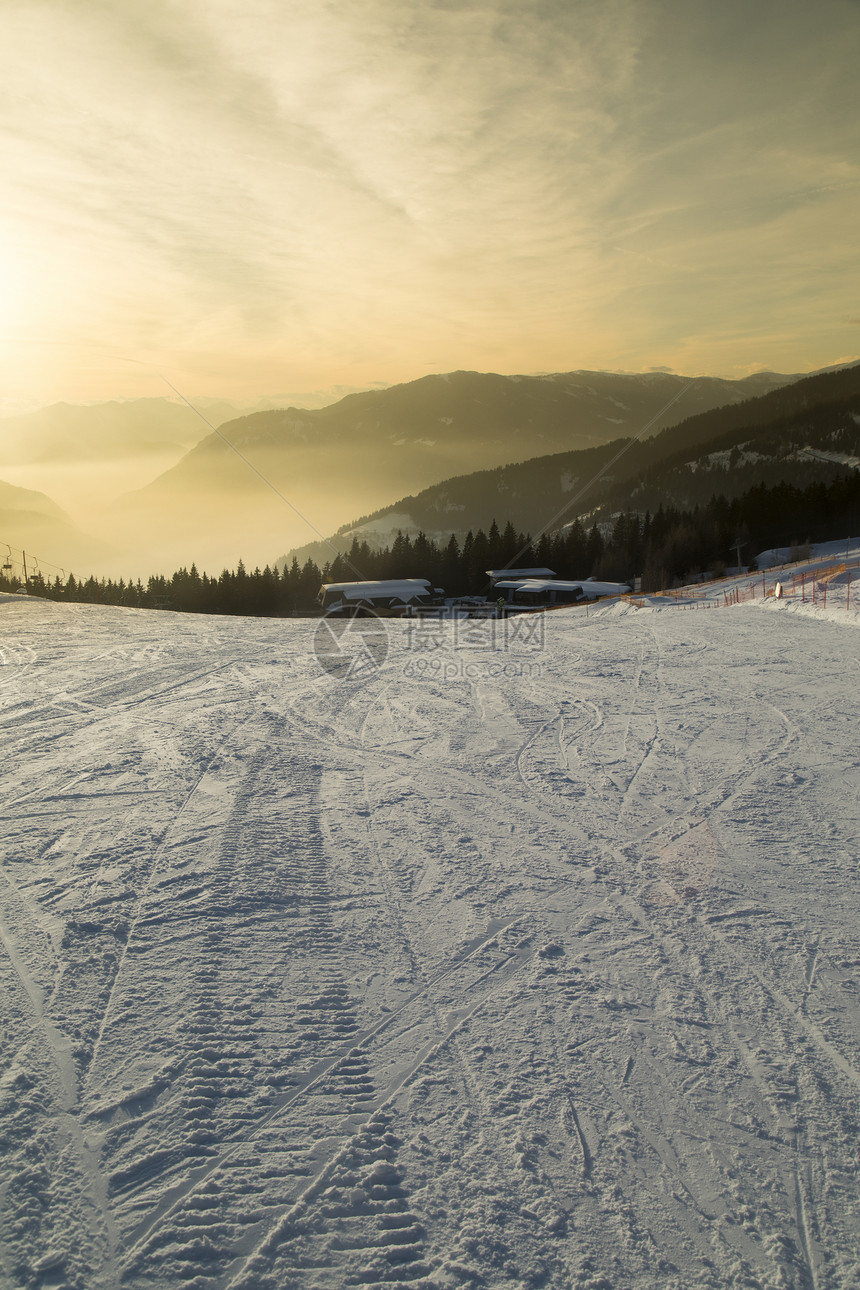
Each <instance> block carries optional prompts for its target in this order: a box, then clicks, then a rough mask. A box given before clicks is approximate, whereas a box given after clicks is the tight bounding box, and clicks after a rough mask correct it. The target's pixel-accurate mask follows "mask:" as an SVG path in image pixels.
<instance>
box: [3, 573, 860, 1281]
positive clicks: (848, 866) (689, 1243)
mask: <svg viewBox="0 0 860 1290" xmlns="http://www.w3.org/2000/svg"><path fill="white" fill-rule="evenodd" d="M782 608H783V605H782V604H780V603H777V602H773V601H771V602H770V604H769V611H768V612H765V611H764V610H763V609H762V607H761V606H760V605H753V604H750V605H740V606H737V607H733V608H726V609H723V610H717V611H711V612H707V613H705V612H699V613H689V612H680V611H679V610H677V609H674V608H668V607H667V608H665V609H662V610H661V609H657V608H654V609H643V610H635V609H632V608H630V607H625V606H616V607H610V608H609V609H607V610H605V611H601V610H598V611H597V613H596V614H595V613H594V611H592V613H591V616H590V617H589V618H587V619H586V618H585V617H584V615H583V614H582V613H580V612H578V611H576V610H572V611H562V612H559V613H556V614H553V615H551V616H550V617H549V618H548V619H547V620H546V624H545V625H546V638H545V641H544V642H543V647H542V648H541V642H540V639H539V638H537V637H527V636H525V635H523V631H524V629H523V628H522V627H520V628H518V629H516V630H515V629H514V628H510V629H506V630H510V631H512V632H513V633H514V634H513V636H509V637H507V638H506V637H505V636H504V635H499V633H500V632H502V630H503V625H502V624H493V623H490V624H487V623H483V624H477V625H472V626H468V625H466V626H464V625H463V624H447V625H444V626H442V627H438V628H433V629H432V630H430V629H428V632H427V633H426V634H425V635H424V636H423V637H419V636H417V635H416V633H415V632H414V631H411V632H410V629H409V626H408V625H407V624H404V623H397V622H391V623H389V624H388V628H387V630H388V636H387V657H385V659H384V661H383V660H382V659H381V654H382V650H381V649H379V648H378V646H379V641H378V640H377V642H376V647H375V648H374V650H373V651H369V652H368V654H367V656H366V657H367V662H366V666H364V667H362V666H357V667H356V668H355V670H354V671H353V672H352V673H351V674H349V675H345V674H343V673H339V672H337V669H336V674H331V673H329V672H325V671H323V670H322V669H321V668H320V666H319V664H318V663H317V662H316V661H315V658H314V656H313V652H312V642H313V636H314V632H315V630H317V624H316V623H314V622H313V621H293V622H278V621H272V620H244V621H243V620H227V619H213V618H197V617H192V616H190V615H189V616H179V615H174V614H169V613H146V612H140V611H133V610H119V609H101V608H97V607H90V606H72V605H69V606H65V605H54V604H48V603H44V602H37V601H27V600H24V599H12V598H9V599H6V600H4V601H2V602H0V651H2V653H0V658H2V663H3V665H4V666H3V667H2V668H0V687H2V688H0V704H2V708H0V720H2V723H3V732H4V739H5V749H6V755H5V758H4V761H3V766H2V779H3V794H4V798H3V800H4V808H5V809H4V826H3V828H4V837H5V848H4V854H3V860H2V870H1V871H0V942H1V943H2V949H3V955H2V959H0V971H2V977H0V987H2V991H0V1016H1V1017H2V1026H0V1045H2V1048H0V1058H2V1072H0V1141H2V1153H0V1209H2V1213H3V1221H2V1225H0V1284H2V1286H3V1287H11V1286H27V1287H36V1286H68V1287H86V1290H100V1288H102V1287H104V1288H112V1287H117V1286H123V1287H134V1288H140V1290H144V1288H154V1287H166V1286H170V1287H173V1286H179V1285H182V1286H190V1287H195V1288H196V1290H203V1288H204V1287H207V1288H208V1287H212V1288H213V1290H215V1288H217V1287H220V1288H223V1290H226V1288H227V1287H233V1288H235V1290H252V1288H253V1290H271V1288H273V1287H284V1288H285V1290H286V1288H287V1287H289V1288H290V1290H292V1288H293V1287H303V1288H304V1287H313V1288H321V1290H333V1288H338V1287H346V1286H352V1285H356V1286H382V1285H386V1286H387V1285H391V1284H405V1285H410V1286H419V1287H424V1288H425V1290H427V1288H430V1287H433V1288H434V1290H435V1288H438V1287H449V1286H475V1287H510V1288H511V1290H514V1288H517V1290H522V1288H523V1287H539V1286H540V1287H553V1288H557V1290H569V1288H570V1287H578V1288H580V1290H586V1288H589V1290H598V1287H603V1288H604V1290H606V1288H608V1287H612V1288H614V1290H630V1288H631V1287H635V1288H639V1287H643V1288H644V1287H655V1288H656V1287H661V1288H665V1287H668V1288H670V1290H689V1287H694V1286H695V1287H711V1288H712V1290H718V1288H719V1290H722V1288H723V1287H741V1286H744V1287H755V1286H758V1287H797V1288H798V1290H801V1288H806V1287H813V1288H814V1290H826V1288H827V1287H834V1288H835V1287H846V1286H852V1285H857V1284H860V1256H858V1253H857V1232H858V1230H860V1196H858V1185H857V1142H858V1130H860V1124H858V1122H859V1121H860V1103H858V1091H860V1006H858V990H860V916H858V915H860V888H858V834H860V809H858V765H860V750H858V744H857V696H858V692H860V686H858V679H860V678H858V671H860V665H858V642H860V635H858V631H857V630H856V626H855V625H853V624H852V623H850V622H849V620H848V619H847V616H846V619H845V622H844V624H843V623H841V622H840V621H838V619H837V620H834V621H826V620H819V619H815V618H811V617H805V616H803V615H802V614H799V613H791V612H780V611H781V610H782ZM770 609H772V610H773V612H770ZM493 632H495V633H496V635H495V638H494V637H493V636H492V633H493ZM455 633H456V636H455ZM517 633H519V634H517ZM383 643H384V642H383ZM357 657H358V659H359V662H360V661H361V659H362V657H364V656H363V655H361V654H359V655H358V656H357ZM329 658H330V654H329ZM374 660H376V661H374Z"/></svg>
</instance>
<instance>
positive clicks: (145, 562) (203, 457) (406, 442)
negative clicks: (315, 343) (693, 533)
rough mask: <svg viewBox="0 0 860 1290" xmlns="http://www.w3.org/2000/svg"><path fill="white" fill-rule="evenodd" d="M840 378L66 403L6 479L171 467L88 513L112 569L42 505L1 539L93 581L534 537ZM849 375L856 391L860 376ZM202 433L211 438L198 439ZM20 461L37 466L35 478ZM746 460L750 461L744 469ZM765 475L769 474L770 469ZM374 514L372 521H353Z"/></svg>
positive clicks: (600, 379) (543, 379)
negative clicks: (420, 541)
mask: <svg viewBox="0 0 860 1290" xmlns="http://www.w3.org/2000/svg"><path fill="white" fill-rule="evenodd" d="M845 370H847V371H848V372H849V373H850V372H853V371H854V369H853V368H849V369H845ZM831 378H832V379H833V380H835V381H836V382H837V383H838V380H839V379H840V372H839V371H837V372H832V373H824V374H821V375H818V376H815V377H813V378H803V377H801V376H799V375H797V374H794V375H785V374H778V373H772V372H763V373H757V374H755V375H753V376H750V377H747V378H745V379H743V380H740V381H729V380H723V379H719V378H713V377H699V378H696V379H695V380H691V379H690V378H688V377H685V376H681V375H677V374H674V373H670V372H663V371H654V372H648V373H644V374H641V373H640V374H631V373H612V372H588V371H574V372H566V373H553V374H546V375H532V376H527V375H514V376H503V375H499V374H495V373H478V372H465V371H461V372H452V373H448V374H445V375H433V376H425V377H421V378H420V379H418V380H415V381H411V382H408V383H406V384H403V385H397V386H392V387H390V388H388V389H374V390H370V391H365V392H363V393H352V394H348V395H347V396H346V397H344V398H342V399H339V400H338V401H337V402H336V403H333V404H331V405H329V406H326V407H322V408H315V409H308V408H296V407H289V408H286V409H283V410H272V409H269V410H264V411H257V412H254V413H251V414H248V415H244V416H240V417H230V418H229V419H228V420H226V421H223V422H221V421H220V418H221V415H222V414H223V413H228V414H229V412H230V411H231V410H232V409H231V407H230V405H227V404H225V403H223V402H221V403H219V402H218V401H217V400H214V401H212V400H210V401H207V402H204V403H202V404H201V405H200V412H201V413H202V415H203V418H204V420H201V416H200V415H199V414H198V413H196V412H195V411H194V410H192V409H191V408H190V407H187V406H185V405H183V404H177V403H174V402H172V401H170V400H163V399H151V400H132V401H129V402H128V403H124V404H117V403H114V404H105V405H97V406H95V407H89V408H81V407H74V406H72V405H55V406H54V407H53V408H52V409H46V410H44V411H43V413H41V414H36V413H31V414H27V415H26V416H19V417H16V418H8V417H7V418H4V419H3V420H0V452H2V462H3V464H2V465H0V475H2V474H3V473H4V472H5V473H7V474H10V473H11V474H12V476H13V478H14V477H15V476H14V472H15V469H16V468H17V469H18V471H19V474H18V477H17V481H16V482H18V483H28V482H29V481H30V480H31V479H33V477H34V476H33V472H34V471H35V470H36V469H37V466H38V467H39V469H41V468H42V465H43V466H44V471H45V474H44V478H45V479H46V480H48V479H50V478H51V475H50V471H51V470H52V469H59V466H65V465H67V466H68V470H69V471H70V472H73V473H74V474H75V477H76V478H78V479H80V478H81V476H82V475H83V476H84V477H86V478H89V479H90V482H91V483H92V484H93V486H94V487H95V486H96V484H97V481H98V472H99V470H100V469H103V468H104V464H105V462H111V461H113V462H119V463H120V465H123V462H124V461H126V462H132V461H133V462H134V463H135V464H137V463H139V462H141V461H143V462H144V463H146V462H148V463H149V465H150V466H153V465H155V464H156V462H157V461H159V460H160V455H162V454H166V459H167V460H169V461H170V466H169V468H168V469H166V470H162V471H161V472H160V473H158V474H157V475H156V477H155V478H152V475H151V474H150V476H149V482H147V483H145V484H144V486H143V487H140V488H137V489H135V490H133V491H131V492H126V493H125V494H124V495H122V496H121V497H120V498H119V499H118V500H113V501H111V502H109V503H108V499H106V498H105V499H103V500H104V501H105V502H106V503H108V504H105V505H104V506H103V508H102V509H101V511H100V509H99V506H97V505H91V506H89V507H88V508H87V509H86V512H85V520H84V527H87V528H88V529H90V530H91V531H92V532H93V534H94V535H95V539H98V540H100V541H101V542H102V543H103V544H107V543H109V544H110V546H111V547H112V549H113V554H112V555H109V554H108V551H107V546H106V545H102V546H101V547H99V546H98V545H97V542H96V541H95V540H94V539H91V538H88V537H87V536H86V535H84V534H82V533H78V534H77V535H76V536H75V535H74V534H73V533H72V531H71V529H70V528H69V527H67V528H66V529H65V530H64V529H63V527H62V526H63V525H64V524H65V525H71V521H70V520H69V519H68V516H65V517H63V518H62V519H60V518H59V517H58V516H57V515H56V514H54V515H53V517H51V516H50V503H48V499H47V498H45V502H46V503H48V504H47V505H40V506H38V507H36V506H34V505H30V504H29V503H28V504H27V505H26V506H25V505H23V504H22V505H17V504H16V505H12V504H11V502H9V503H7V504H3V505H2V506H0V524H2V529H0V531H2V534H3V537H4V538H5V540H6V541H10V542H13V543H15V544H16V545H18V546H23V545H24V544H25V542H24V539H25V538H26V541H27V542H28V543H29V544H30V545H33V544H34V543H38V544H40V545H41V549H42V553H43V554H44V555H45V556H46V557H47V558H49V559H52V560H54V561H55V562H56V563H57V564H63V565H65V566H66V567H68V565H69V564H73V565H75V566H78V567H80V563H81V560H82V559H83V558H84V554H83V553H84V552H86V551H90V552H92V553H93V555H92V558H93V559H95V558H96V556H98V557H99V561H100V562H99V564H98V566H97V567H98V568H99V569H101V570H103V571H105V572H108V571H110V572H112V573H113V572H116V573H125V574H128V573H132V574H134V576H138V575H139V574H140V575H142V574H145V573H147V572H150V571H152V570H153V569H155V570H158V569H164V568H175V567H177V566H179V565H181V564H186V565H190V564H191V563H196V564H197V566H198V568H200V569H207V570H210V571H214V572H219V571H220V569H221V568H223V567H225V566H235V565H236V563H237V562H238V560H239V559H240V558H241V559H244V560H245V562H246V563H247V564H250V565H253V564H255V563H256V564H260V565H263V564H266V563H271V562H272V561H273V560H274V559H275V557H276V556H277V553H278V552H279V551H280V552H283V551H285V550H287V549H289V548H290V547H293V548H294V549H301V550H305V549H306V550H308V551H310V550H311V549H314V550H315V552H316V554H315V558H319V553H323V559H325V558H328V557H329V556H330V554H331V550H330V548H327V547H324V546H320V545H319V544H318V542H316V541H315V542H313V543H312V544H311V546H307V545H306V544H307V538H308V536H309V535H311V534H313V535H315V538H316V539H322V538H323V535H324V534H326V533H339V534H341V535H345V534H349V533H351V532H352V531H353V530H354V529H355V528H356V527H357V526H358V525H360V526H361V528H362V530H363V531H366V532H377V533H378V534H379V535H380V540H382V539H383V538H384V535H385V533H386V532H388V533H391V532H393V531H396V528H398V527H400V528H404V529H407V530H411V531H417V530H418V529H425V530H426V531H429V532H434V533H444V534H445V535H446V536H447V534H448V533H450V532H451V531H455V532H459V533H462V532H465V530H466V529H468V528H475V527H478V526H484V525H486V524H489V522H490V520H491V519H492V518H493V517H498V518H500V519H501V518H511V519H513V520H514V521H515V523H517V524H518V525H519V526H520V527H525V528H528V529H530V530H534V529H535V527H536V526H537V524H538V521H540V522H541V523H543V522H544V520H545V518H546V516H547V514H548V513H549V514H552V510H553V508H554V507H558V506H561V505H563V504H565V503H566V502H569V501H570V500H571V499H572V497H573V496H574V495H575V493H576V491H577V489H579V488H581V487H582V485H583V482H584V481H585V480H587V479H589V478H590V477H591V476H592V475H593V474H594V473H595V472H597V471H599V470H601V469H603V468H604V467H605V466H606V463H607V462H608V461H609V460H610V458H611V457H612V456H613V454H614V453H616V452H617V451H618V450H619V448H620V447H623V446H625V445H626V444H627V442H628V441H629V440H630V439H631V438H634V437H635V438H636V439H637V442H636V443H635V444H634V446H633V447H630V448H629V449H628V450H627V452H626V453H625V456H624V459H623V461H622V462H621V463H620V464H619V466H618V468H617V469H615V468H613V470H612V471H610V472H608V473H607V474H606V476H605V477H604V478H603V479H602V481H601V486H600V489H599V490H597V491H596V492H594V493H592V494H591V495H590V496H589V497H587V498H586V499H585V500H584V503H583V505H584V506H585V507H586V508H588V509H591V510H593V509H594V508H595V507H596V506H598V505H610V504H611V499H610V495H609V492H608V491H607V490H608V489H609V488H610V486H612V485H615V484H617V485H618V488H619V490H620V492H619V493H618V498H616V503H617V504H618V505H628V504H633V503H632V501H630V500H629V499H627V500H619V499H622V498H627V494H630V493H631V489H632V488H633V487H634V483H633V482H631V477H632V475H634V474H636V473H637V472H638V475H641V476H642V477H643V479H644V478H645V475H646V474H647V472H648V471H651V470H652V469H653V468H654V467H655V466H656V464H657V463H659V462H660V461H663V459H664V458H665V459H666V460H667V461H668V458H669V457H671V454H672V452H673V451H674V452H676V453H677V452H681V453H682V455H683V452H684V451H690V452H694V450H695V452H698V450H699V448H703V447H704V446H705V445H706V444H707V442H709V441H710V440H713V439H715V438H716V437H718V436H719V435H721V434H722V435H723V436H725V435H726V434H729V433H733V432H734V430H742V429H743V428H744V426H745V425H746V423H747V422H750V424H752V422H755V419H756V417H760V418H764V420H765V421H773V420H774V419H775V418H776V419H778V417H779V416H780V415H791V411H792V409H793V408H794V407H795V406H796V401H795V396H794V394H793V391H795V390H796V389H799V388H800V387H807V386H808V382H809V381H810V380H813V381H825V382H827V381H829V380H831ZM844 379H845V380H847V381H848V382H849V384H850V382H851V380H853V379H855V378H854V377H851V376H849V377H846V378H844ZM816 388H817V387H816ZM827 388H828V389H833V388H835V386H828V387H827ZM803 397H809V398H813V397H815V398H818V397H819V396H818V395H814V396H813V394H809V395H808V396H803ZM825 397H831V396H830V395H827V396H825V395H824V394H822V395H821V398H825ZM780 400H782V401H780ZM751 409H753V410H752V411H751ZM755 409H758V410H755ZM204 421H205V423H208V424H209V425H210V426H211V433H209V434H206V435H205V436H204V437H202V438H200V437H199V434H198V432H199V430H200V429H201V427H203V426H204ZM756 424H759V423H758V422H756ZM762 424H763V422H762ZM643 429H644V433H643ZM672 435H674V436H675V438H671V436H672ZM667 436H669V437H667ZM195 437H196V440H197V441H196V442H195V441H194V440H195ZM189 443H191V445H192V446H191V447H190V448H188V447H187V445H188V444H189ZM800 447H811V448H814V447H815V445H812V444H810V445H800ZM731 448H732V446H731V445H729V447H728V448H727V449H720V450H719V451H728V452H729V453H731ZM819 450H821V451H828V450H827V449H826V448H824V449H820V445H819ZM715 451H716V450H715ZM798 451H800V448H798ZM655 454H656V455H655ZM694 455H695V453H694ZM700 455H701V454H700ZM177 457H178V460H177ZM22 462H29V463H31V465H30V466H27V467H26V470H28V471H30V474H29V475H27V476H26V478H22V477H21V473H20V472H21V471H23V470H24V469H25V467H23V466H21V463H22ZM798 462H799V463H800V462H802V468H803V469H804V470H805V471H806V478H810V477H814V476H815V473H816V472H818V473H819V474H821V475H822V476H825V475H827V474H828V472H829V473H831V474H832V470H833V469H834V464H833V463H832V462H829V461H824V460H821V459H820V458H816V459H813V458H809V457H808V456H807V457H806V458H805V459H802V458H798ZM16 463H17V467H16ZM33 463H35V465H34V464H33ZM40 463H41V465H40ZM58 463H59V466H58ZM735 464H736V463H735ZM744 464H745V466H748V467H752V465H753V463H752V461H751V460H748V459H747V458H745V459H744ZM759 466H760V470H761V472H762V473H763V474H765V475H766V474H767V472H768V471H769V469H770V466H769V465H768V463H767V462H760V463H759ZM718 468H719V469H720V470H722V468H723V463H722V462H721V461H720V460H718V459H717V458H714V460H713V461H712V462H711V463H710V464H709V465H706V466H705V467H704V468H703V471H700V472H699V478H698V481H697V483H696V484H695V485H694V484H693V483H691V474H693V473H695V471H694V470H692V468H691V469H688V468H687V466H686V465H685V464H684V463H683V462H681V463H679V464H677V466H676V469H677V470H679V471H680V472H681V474H680V476H679V480H681V481H683V482H685V484H686V485H687V486H688V487H687V491H688V492H695V489H696V488H699V489H700V490H701V489H704V488H705V487H706V485H707V476H708V473H709V472H711V471H716V470H717V469H718ZM786 468H787V467H786ZM810 472H811V475H810ZM39 477H40V478H41V477H42V476H39ZM144 478H146V474H145V472H144ZM648 480H649V483H648V487H649V488H650V490H651V491H650V492H649V493H648V494H647V497H646V496H645V494H643V495H642V497H641V498H639V500H638V501H637V502H636V504H637V505H639V504H640V502H641V503H642V505H643V507H644V506H645V505H646V504H647V505H650V504H651V502H652V501H654V504H659V502H658V500H656V499H659V498H660V497H662V496H663V493H662V492H661V489H663V490H664V492H665V488H666V487H668V485H666V484H665V482H664V483H660V481H659V480H656V479H651V477H650V475H648ZM634 482H635V481H634ZM677 483H678V481H677V480H676V484H677ZM673 487H674V485H673ZM625 489H626V490H627V491H626V493H625ZM30 491H31V493H32V492H33V490H32V489H31V490H30ZM48 491H51V490H48ZM677 491H678V489H677V488H676V492H677ZM665 495H666V496H667V497H668V496H670V495H672V494H671V489H669V492H668V493H666V494H665ZM392 498H400V500H399V501H396V502H392ZM649 499H650V500H649ZM0 500H2V499H0ZM20 500H21V499H18V501H20ZM30 502H32V497H31V499H30ZM24 512H27V513H28V514H30V515H31V516H42V517H43V518H42V519H41V520H39V521H36V520H34V521H33V522H32V523H30V524H29V526H28V525H27V524H24V522H23V521H22V520H21V519H20V518H19V515H20V513H24ZM79 514H80V513H77V514H75V519H78V518H79ZM362 515H363V520H361V521H358V520H356V519H355V518H350V517H356V516H362ZM345 521H349V522H348V523H346V522H345ZM40 524H41V532H40V528H39V525H40ZM73 538H74V540H73Z"/></svg>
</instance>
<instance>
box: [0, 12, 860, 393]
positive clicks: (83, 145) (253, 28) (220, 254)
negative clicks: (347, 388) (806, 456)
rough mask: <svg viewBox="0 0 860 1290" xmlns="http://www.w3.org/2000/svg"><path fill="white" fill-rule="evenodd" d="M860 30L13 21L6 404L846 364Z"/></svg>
mask: <svg viewBox="0 0 860 1290" xmlns="http://www.w3.org/2000/svg"><path fill="white" fill-rule="evenodd" d="M858 31H860V25H858V23H857V9H856V6H855V5H853V4H851V3H848V0H825V2H824V3H823V4H821V5H818V6H815V7H812V6H809V5H807V4H804V3H797V2H793V3H789V4H776V3H759V4H757V5H754V6H752V7H749V6H747V5H741V4H740V3H738V2H737V0H732V2H731V3H729V4H727V5H721V6H713V5H707V4H698V3H696V4H689V3H684V4H680V3H672V2H671V0H658V2H657V3H653V4H652V3H649V4H644V3H642V2H641V0H610V2H609V3H599V4H598V3H591V2H590V0H585V2H583V0H577V2H576V3H570V0H564V2H563V3H538V2H537V0H528V2H526V3H522V2H517V3H510V2H505V0H499V2H497V3H494V4H492V5H490V6H487V5H477V4H465V5H463V4H457V5H453V4H450V3H445V2H438V3H431V4H427V5H421V6H414V5H405V4H403V3H402V0H361V2H360V3H350V4H344V3H341V2H340V0H336V2H335V3H332V4H326V5H315V4H307V5H306V4H297V5H296V4H291V5H288V6H283V5H281V4H278V3H275V0H254V2H253V3H250V4H243V5H241V6H239V5H237V4H236V3H235V2H234V0H221V2H220V3H211V0H207V3H203V2H202V0H183V3H181V4H178V5H177V4H167V3H156V4H153V5H147V6H145V7H140V6H134V7H129V6H127V5H123V4H118V3H116V4H108V5H99V4H95V3H80V0H76V2H75V3H62V2H61V0H53V2H51V0H47V2H37V3H32V2H31V0H27V3H14V0H13V3H11V4H8V5H6V6H4V9H3V13H2V15H0V36H2V48H3V50H4V54H3V62H4V68H3V86H4V90H3V97H2V117H0V130H2V134H0V159H2V163H3V171H4V176H5V184H4V206H5V213H6V232H5V238H6V241H5V243H4V254H5V255H6V256H8V258H9V263H10V264H11V265H12V266H13V270H14V272H13V282H12V289H11V293H9V294H5V293H4V301H3V306H2V327H0V330H2V337H3V339H2V350H0V359H2V381H3V388H2V397H3V398H4V400H6V402H7V404H8V403H10V402H13V403H14V402H15V401H16V400H17V401H29V402H31V403H39V402H46V401H50V399H52V398H58V397H62V398H67V399H73V400H74V399H98V398H106V397H113V396H117V395H119V396H131V395H141V394H153V393H155V392H156V389H155V383H156V382H157V380H158V373H159V372H163V371H168V372H169V373H170V374H171V376H172V379H174V380H176V381H177V382H179V383H181V384H183V385H184V386H187V387H188V388H189V390H190V391H191V392H192V393H199V392H204V393H206V394H211V395H219V394H220V395H230V396H232V397H239V396H249V395H252V394H261V393H271V392H275V391H294V390H310V389H315V388H320V387H328V386H331V385H333V384H336V383H342V384H347V385H353V386H355V385H359V386H361V385H369V384H371V383H373V382H384V383H394V382H397V381H402V380H408V379H411V378H414V377H416V376H419V375H422V374H424V373H425V372H432V371H445V370H450V369H454V368H470V369H476V370H496V371H508V372H510V371H533V370H569V369H572V368H578V367H600V368H607V369H629V370H643V369H647V368H648V367H649V366H654V365H657V366H668V367H671V368H673V369H675V370H681V371H690V372H697V371H706V372H713V373H721V374H723V375H729V376H738V375H742V374H744V373H746V372H747V371H749V370H751V369H755V368H757V367H771V368H774V369H775V370H782V371H797V370H810V369H812V368H814V367H817V366H824V365H827V364H830V363H834V362H837V361H839V360H840V359H843V358H845V357H850V356H853V355H854V353H855V352H856V351H857V349H858V348H860V346H858V342H857V336H858V332H857V318H856V315H857V307H856V303H855V301H854V288H855V285H856V226H857V205H858V193H860V162H858V157H860V148H859V147H858V141H857V138H856V135H857V130H858V124H857V121H858V118H857V113H856V103H855V101H854V94H855V85H856V66H857V57H858V49H857V45H858ZM129 360H133V361H129Z"/></svg>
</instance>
